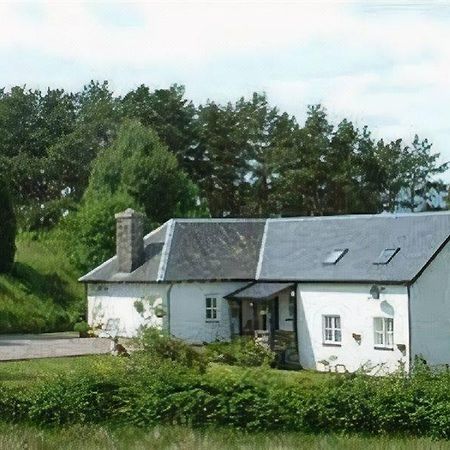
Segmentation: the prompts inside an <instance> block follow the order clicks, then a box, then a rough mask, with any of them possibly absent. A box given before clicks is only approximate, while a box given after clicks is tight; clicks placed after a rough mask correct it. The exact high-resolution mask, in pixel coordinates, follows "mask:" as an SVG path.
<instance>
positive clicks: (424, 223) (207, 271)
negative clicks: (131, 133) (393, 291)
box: [80, 213, 450, 283]
mask: <svg viewBox="0 0 450 450" xmlns="http://www.w3.org/2000/svg"><path fill="white" fill-rule="evenodd" d="M449 237H450V213H417V214H397V215H395V214H380V215H360V216H333V217H306V218H292V219H267V220H265V219H261V220H259V219H173V220H171V221H169V222H166V223H165V224H164V225H163V226H162V227H160V228H159V229H157V230H155V231H154V232H152V233H150V234H149V235H147V236H146V237H145V241H144V242H145V251H146V260H145V263H144V264H143V265H142V266H141V267H139V268H138V269H136V270H135V271H134V272H132V273H118V272H117V259H116V257H113V258H111V259H110V260H108V261H106V262H105V263H103V264H102V265H101V266H99V267H98V268H96V269H94V270H93V271H91V272H90V273H88V274H87V275H85V276H84V277H82V278H81V279H80V280H81V281H93V282H95V281H103V282H106V281H118V282H124V281H127V282H171V281H212V280H248V281H252V280H260V281H272V282H275V281H278V282H288V281H304V282H307V281H311V282H318V281H324V282H325V281H330V282H365V281H367V282H386V283H389V282H392V283H407V282H410V281H412V280H414V278H415V277H416V276H417V275H418V274H419V273H420V271H421V270H422V269H423V268H424V267H425V266H426V264H427V263H428V262H429V261H430V260H431V259H432V258H433V255H435V253H436V252H438V251H439V249H440V248H441V246H442V245H443V244H444V243H445V242H446V241H447V240H448V239H449ZM387 248H394V249H395V248H400V250H399V251H398V253H397V254H396V255H395V256H394V257H393V258H392V260H391V261H389V263H388V264H385V265H380V264H378V265H377V264H374V261H376V260H377V258H378V256H379V255H380V253H381V252H382V251H383V250H384V249H387ZM336 249H342V250H347V252H346V253H345V254H344V256H343V257H342V258H341V259H339V261H338V262H337V263H336V264H324V261H325V259H326V258H327V256H328V255H329V253H330V252H332V251H333V250H336Z"/></svg>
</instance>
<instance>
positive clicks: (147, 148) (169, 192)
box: [86, 121, 202, 223]
mask: <svg viewBox="0 0 450 450" xmlns="http://www.w3.org/2000/svg"><path fill="white" fill-rule="evenodd" d="M117 191H123V192H126V193H127V194H128V195H130V196H131V197H132V198H133V199H134V200H135V201H136V202H137V203H138V204H139V205H142V207H143V209H144V210H145V213H146V214H147V217H148V218H149V219H150V220H151V221H152V222H153V223H161V222H164V221H165V220H167V219H169V218H170V217H173V216H174V215H188V216H190V215H192V214H194V215H195V214H197V213H198V210H201V209H202V208H201V207H199V205H198V203H199V202H200V199H199V198H198V190H196V188H195V186H194V185H193V183H192V182H191V181H190V180H189V178H188V177H187V175H186V174H185V173H184V172H183V171H182V170H181V169H180V167H179V165H178V162H177V159H176V157H175V156H174V155H173V154H172V153H170V152H169V150H168V149H167V147H166V146H165V145H164V144H163V143H162V142H161V141H160V139H159V138H158V136H157V135H156V133H155V132H154V131H153V130H151V129H149V128H146V127H144V126H143V125H142V124H140V123H139V122H136V121H126V122H124V124H123V125H122V126H121V128H120V130H119V132H118V135H117V139H116V140H115V141H114V143H113V145H112V146H111V147H110V148H108V149H105V151H103V152H102V153H101V154H100V155H99V157H98V158H97V160H96V161H95V164H94V166H93V168H92V174H91V177H90V181H89V187H88V190H87V192H86V198H87V199H89V198H91V197H98V196H101V195H103V194H104V193H109V194H115V193H116V192H117Z"/></svg>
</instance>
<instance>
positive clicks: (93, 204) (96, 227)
mask: <svg viewBox="0 0 450 450" xmlns="http://www.w3.org/2000/svg"><path fill="white" fill-rule="evenodd" d="M127 208H134V209H136V210H139V206H138V205H136V204H135V202H134V201H133V199H132V198H131V197H130V196H129V195H128V194H126V193H123V192H120V191H118V192H116V193H115V194H109V193H104V195H103V196H102V197H101V198H97V197H94V198H91V199H89V200H86V202H85V203H84V204H83V205H82V206H81V207H80V209H79V210H78V211H77V212H76V213H73V214H69V216H67V218H66V219H65V220H64V221H63V222H62V224H61V225H62V226H61V227H60V229H59V233H60V235H61V239H62V240H64V241H66V242H67V244H68V245H67V250H68V253H69V258H70V261H71V262H72V263H73V264H74V266H75V267H76V268H77V269H78V270H79V271H80V272H87V271H88V270H91V269H93V268H94V267H96V266H98V265H99V264H101V263H102V262H103V261H106V260H107V259H108V258H110V257H111V256H113V255H114V253H115V248H116V240H115V238H116V231H115V230H116V220H115V218H114V214H116V213H118V212H120V211H124V210H125V209H127Z"/></svg>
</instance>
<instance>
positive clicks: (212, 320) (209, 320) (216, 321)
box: [205, 319, 220, 323]
mask: <svg viewBox="0 0 450 450" xmlns="http://www.w3.org/2000/svg"><path fill="white" fill-rule="evenodd" d="M205 322H206V323H219V322H220V320H218V319H206V320H205Z"/></svg>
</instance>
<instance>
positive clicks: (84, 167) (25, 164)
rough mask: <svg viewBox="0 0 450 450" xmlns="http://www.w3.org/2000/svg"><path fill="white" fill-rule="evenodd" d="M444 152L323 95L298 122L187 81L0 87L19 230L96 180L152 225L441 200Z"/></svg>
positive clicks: (254, 100)
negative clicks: (336, 118)
mask: <svg viewBox="0 0 450 450" xmlns="http://www.w3.org/2000/svg"><path fill="white" fill-rule="evenodd" d="M129 121H130V122H129ZM124 123H125V124H124ZM133 123H134V125H131V124H133ZM119 130H120V134H121V135H120V136H118V133H119ZM151 130H153V131H151ZM134 145H136V149H135V150H134V147H133V146H134ZM123 156H125V159H124V160H123V161H122V159H121V158H122V157H123ZM438 160H439V154H438V153H434V152H433V149H432V146H431V143H430V142H429V141H428V140H426V139H419V138H418V137H416V138H415V139H414V140H413V142H412V143H411V144H409V143H405V142H403V141H402V140H401V139H396V140H393V141H386V142H385V141H384V140H383V139H381V140H379V141H376V140H375V139H374V138H373V137H372V136H371V133H370V130H369V129H368V128H367V127H362V128H357V127H356V126H355V124H354V123H352V122H351V121H350V120H348V119H345V118H344V119H343V120H341V121H340V122H339V123H337V124H336V125H334V124H332V123H331V122H330V120H329V118H328V115H327V113H326V110H325V109H324V108H323V107H322V106H321V105H312V106H309V107H308V110H307V117H306V121H305V122H304V123H302V124H300V123H298V122H297V120H296V119H295V117H293V116H290V115H288V114H287V113H283V112H281V111H279V110H278V108H276V107H274V106H272V105H270V104H269V102H268V100H267V98H266V96H265V95H264V94H258V93H254V94H253V95H252V96H251V97H250V98H240V99H239V100H237V101H235V102H229V103H226V104H219V103H217V102H214V101H208V102H206V103H205V104H203V105H199V106H195V105H194V104H193V103H192V101H190V100H189V99H187V98H186V96H185V89H184V87H183V86H179V85H172V86H170V87H169V88H167V89H156V90H153V91H152V90H150V89H149V88H148V87H147V86H145V85H141V86H139V87H138V88H136V89H134V90H132V91H130V92H128V93H126V94H125V95H124V96H123V97H122V96H118V95H114V94H113V92H112V90H111V88H110V86H109V84H108V82H106V81H105V82H96V81H91V82H90V83H88V84H87V85H85V86H84V87H83V88H82V89H81V91H79V92H65V91H64V90H62V89H48V90H47V91H46V92H41V91H39V90H32V89H27V88H26V87H21V86H15V87H12V88H11V89H10V90H9V91H7V90H5V89H0V172H1V173H8V174H10V178H11V185H10V191H11V194H12V197H13V201H14V203H15V205H16V213H17V222H18V227H19V229H21V230H42V229H48V228H52V227H54V226H55V225H56V224H57V223H58V222H59V220H60V219H61V218H62V217H64V216H65V215H66V214H67V212H70V211H72V210H74V209H77V207H79V206H80V202H82V201H83V200H82V199H83V198H86V196H85V191H86V189H88V186H90V187H89V191H90V194H89V195H88V196H90V195H91V194H92V193H94V194H95V193H96V192H97V187H98V186H100V187H101V190H102V189H104V188H105V187H107V188H108V189H109V188H111V187H112V188H113V191H112V192H111V193H115V191H116V188H117V186H120V188H119V189H120V190H122V191H123V192H125V193H127V194H128V195H130V196H131V197H132V198H133V199H134V200H135V201H136V202H137V203H138V204H139V205H140V206H142V209H143V210H145V212H146V214H147V215H148V216H149V220H150V222H151V223H152V224H155V223H161V222H163V221H164V220H166V218H168V217H169V215H171V216H180V215H181V216H198V215H205V214H206V215H208V214H209V213H210V214H211V215H212V216H214V217H225V216H227V217H243V216H247V217H259V216H271V215H282V216H292V215H297V216H298V215H329V214H347V213H377V212H381V211H383V210H387V211H394V210H395V209H397V208H399V207H402V208H407V209H410V210H414V209H415V208H417V206H418V205H419V203H420V204H422V203H423V200H424V199H425V200H428V204H427V208H428V209H433V208H436V206H434V205H433V204H432V203H431V202H430V201H429V200H430V199H429V196H430V192H432V189H433V188H436V189H437V190H438V191H439V192H441V191H443V190H445V186H444V183H443V182H441V181H440V180H439V179H438V178H437V176H439V175H440V174H442V173H443V172H444V171H446V170H447V168H448V166H447V164H440V163H439V162H438ZM122 162H124V163H126V164H124V167H126V171H125V170H124V167H122ZM92 170H93V171H94V172H95V173H96V175H95V177H98V183H97V185H95V186H94V184H95V183H93V179H92V178H93V177H91V176H90V175H91V171H92ZM102 173H103V175H102ZM162 173H165V174H166V177H162V176H161V174H162ZM98 193H99V192H97V194H98ZM155 198H157V199H158V201H155Z"/></svg>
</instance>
